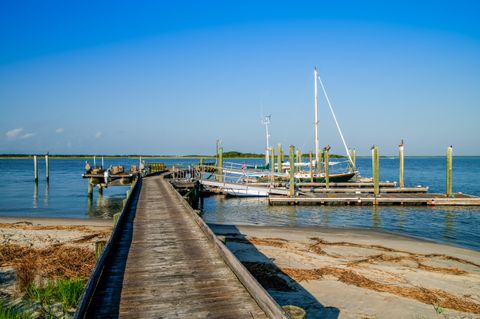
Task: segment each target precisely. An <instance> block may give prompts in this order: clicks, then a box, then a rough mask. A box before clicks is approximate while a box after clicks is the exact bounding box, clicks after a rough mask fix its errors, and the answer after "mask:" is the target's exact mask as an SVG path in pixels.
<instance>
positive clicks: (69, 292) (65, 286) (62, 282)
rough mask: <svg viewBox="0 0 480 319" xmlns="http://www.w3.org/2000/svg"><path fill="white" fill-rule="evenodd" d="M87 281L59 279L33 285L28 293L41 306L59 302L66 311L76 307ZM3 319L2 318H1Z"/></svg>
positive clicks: (28, 288) (28, 289) (27, 290)
mask: <svg viewBox="0 0 480 319" xmlns="http://www.w3.org/2000/svg"><path fill="white" fill-rule="evenodd" d="M85 283H86V281H85V280H84V279H58V280H52V281H48V282H47V283H46V284H43V285H36V284H31V285H30V286H28V287H27V289H26V293H27V296H28V298H29V299H31V300H33V301H37V302H40V303H41V304H52V303H54V302H59V303H61V304H62V307H63V309H64V310H67V309H71V308H73V307H76V306H77V304H78V301H79V300H80V296H81V295H82V292H83V288H84V286H85ZM0 319H1V318H0Z"/></svg>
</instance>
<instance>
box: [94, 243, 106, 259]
mask: <svg viewBox="0 0 480 319" xmlns="http://www.w3.org/2000/svg"><path fill="white" fill-rule="evenodd" d="M105 244H106V241H104V240H99V241H96V242H95V258H96V259H97V260H98V259H99V258H100V255H102V251H103V248H105Z"/></svg>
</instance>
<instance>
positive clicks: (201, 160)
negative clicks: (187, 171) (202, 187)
mask: <svg viewBox="0 0 480 319" xmlns="http://www.w3.org/2000/svg"><path fill="white" fill-rule="evenodd" d="M198 166H200V167H199V168H200V179H203V157H200V161H199V162H198Z"/></svg>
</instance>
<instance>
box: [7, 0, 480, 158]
mask: <svg viewBox="0 0 480 319" xmlns="http://www.w3.org/2000/svg"><path fill="white" fill-rule="evenodd" d="M417 2H418V1H416V2H414V1H398V2H392V1H389V2H387V1H315V2H295V3H293V2H281V1H263V2H258V1H242V2H237V3H235V4H232V3H226V2H212V1H204V2H188V1H175V2H171V3H166V2H164V1H152V2H142V3H141V4H138V3H135V4H134V3H132V2H126V1H115V2H113V1H112V2H108V1H101V2H98V1H97V2H93V1H92V2H89V1H83V2H78V3H72V2H65V1H48V2H33V1H32V2H28V1H26V2H20V1H11V2H6V1H4V2H2V3H1V4H0V43H1V48H2V49H1V50H0V107H1V114H2V116H1V117H0V133H1V135H0V152H1V153H33V152H46V151H50V152H51V153H74V154H78V153H97V154H99V153H110V154H118V153H121V154H126V153H144V154H195V153H203V154H206V153H212V152H214V149H215V141H216V140H217V139H221V140H222V143H223V146H224V148H225V149H226V150H238V151H254V152H261V151H263V149H264V147H265V138H264V131H263V130H264V128H263V127H262V126H261V124H260V117H261V112H262V111H261V110H262V106H263V112H264V113H265V114H272V123H271V141H272V142H273V143H274V144H275V145H276V144H277V143H282V145H284V146H285V147H287V146H288V145H290V144H293V145H295V146H297V147H300V148H301V149H302V150H303V151H304V152H307V151H309V150H311V149H313V121H314V120H313V67H314V66H315V65H317V66H318V68H319V70H320V74H321V76H322V79H323V81H324V83H325V86H326V88H327V91H328V93H329V95H330V99H331V101H332V104H333V106H334V109H335V111H336V113H337V118H338V120H339V122H340V125H341V127H342V129H343V131H344V135H345V138H346V140H347V143H348V144H349V146H350V147H352V148H356V149H357V150H358V152H359V153H360V154H364V155H367V154H369V150H370V146H371V145H372V144H376V145H379V147H380V152H381V153H382V154H385V155H392V154H395V153H396V146H397V145H398V143H399V141H400V139H402V138H403V139H405V143H406V153H407V154H408V155H441V154H444V153H445V149H446V147H447V146H448V145H451V144H452V145H453V146H454V152H455V154H457V155H480V140H479V139H478V133H479V132H480V130H479V128H478V120H479V119H480V103H479V101H480V90H479V87H480V59H479V57H480V22H479V19H478V13H479V12H480V11H479V9H480V5H477V4H476V3H475V2H473V1H441V2H438V1H431V2H430V1H422V2H421V4H419V3H417ZM319 135H320V144H321V145H322V146H323V145H326V144H330V145H331V146H332V151H333V152H335V153H342V152H343V147H342V144H341V140H340V138H339V136H338V133H337V132H336V129H335V126H334V122H333V119H332V117H331V115H330V113H329V110H328V106H327V104H326V103H325V100H324V99H323V97H322V96H320V134H319Z"/></svg>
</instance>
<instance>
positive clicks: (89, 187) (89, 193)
mask: <svg viewBox="0 0 480 319" xmlns="http://www.w3.org/2000/svg"><path fill="white" fill-rule="evenodd" d="M87 194H88V197H90V198H92V197H93V183H92V179H91V178H89V179H88V191H87Z"/></svg>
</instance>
